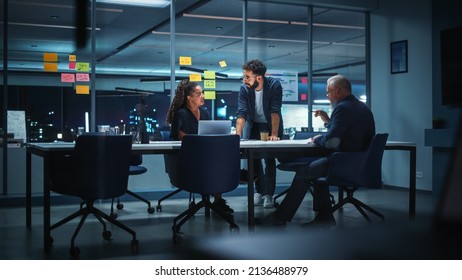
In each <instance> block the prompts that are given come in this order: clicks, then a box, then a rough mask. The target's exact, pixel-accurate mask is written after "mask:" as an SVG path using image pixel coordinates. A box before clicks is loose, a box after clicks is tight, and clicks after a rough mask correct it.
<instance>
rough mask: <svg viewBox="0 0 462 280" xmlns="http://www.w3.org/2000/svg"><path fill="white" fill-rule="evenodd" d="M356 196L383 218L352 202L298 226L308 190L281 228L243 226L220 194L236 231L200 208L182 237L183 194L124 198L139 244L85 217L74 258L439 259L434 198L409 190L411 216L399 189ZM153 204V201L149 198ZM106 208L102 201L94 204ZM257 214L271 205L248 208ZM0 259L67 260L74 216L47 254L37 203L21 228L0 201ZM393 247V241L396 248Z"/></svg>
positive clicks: (240, 201) (63, 209) (239, 200)
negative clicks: (313, 223)
mask: <svg viewBox="0 0 462 280" xmlns="http://www.w3.org/2000/svg"><path fill="white" fill-rule="evenodd" d="M357 197H358V198H359V199H360V200H362V201H364V202H365V203H366V204H369V205H371V206H372V207H374V208H376V209H377V210H379V211H380V212H382V213H383V214H384V215H385V217H386V218H385V222H384V223H382V222H381V221H380V220H379V219H376V218H375V217H372V220H373V222H372V223H368V222H367V221H366V220H365V219H364V218H363V217H362V216H361V215H360V213H359V212H357V210H356V209H355V208H353V207H352V206H347V207H345V208H344V211H343V213H336V214H335V218H336V221H337V225H336V226H335V227H334V228H331V229H329V230H321V229H305V228H301V227H300V224H301V223H303V222H307V221H309V220H311V219H312V218H313V212H312V211H311V197H310V196H309V195H307V196H306V198H305V201H304V203H303V204H302V206H301V207H300V209H299V211H298V212H297V215H296V217H295V218H294V220H293V221H292V222H291V223H289V224H288V225H287V226H286V227H285V228H282V229H281V228H273V227H262V226H256V228H255V230H254V231H249V229H248V227H247V211H246V210H247V198H246V197H244V196H233V197H227V200H228V202H229V205H230V206H231V207H232V208H234V210H235V211H236V212H235V214H234V217H235V221H236V223H237V224H238V225H239V226H240V231H239V232H233V231H230V230H229V226H228V224H226V222H224V221H223V220H221V219H220V218H217V217H215V216H214V215H212V217H211V218H210V219H206V218H205V216H204V211H200V212H198V213H197V214H196V216H195V217H193V218H192V219H191V220H190V221H188V222H187V223H186V224H185V225H184V226H183V227H182V232H183V233H184V234H183V235H182V237H183V238H182V242H181V243H180V244H174V243H173V241H172V229H171V228H172V220H173V217H175V216H176V215H178V214H179V213H180V212H181V211H183V210H184V209H185V208H186V207H187V205H188V200H187V199H169V200H166V201H165V202H163V211H162V212H155V213H153V214H149V213H147V211H146V204H144V203H142V202H137V201H130V202H126V203H125V204H124V209H123V210H119V211H118V216H119V217H118V220H119V221H121V222H123V223H125V224H126V225H128V226H129V227H131V228H132V229H133V230H135V231H136V233H137V239H138V240H139V251H138V252H137V253H132V252H131V248H130V241H131V236H130V235H129V234H127V233H126V232H124V231H122V230H120V229H119V228H116V227H114V226H112V225H109V229H110V230H111V231H112V238H113V239H112V240H111V241H106V240H104V239H103V238H102V236H101V233H102V227H101V225H100V223H99V222H98V221H97V220H96V219H94V218H93V217H91V218H89V219H87V221H86V223H85V224H84V226H83V227H82V230H81V232H80V234H79V235H78V237H77V239H76V245H77V246H78V247H79V248H80V258H81V259H369V258H371V259H382V258H385V259H409V258H410V259H413V258H420V257H419V256H421V257H422V258H440V257H443V258H444V255H443V256H441V254H443V253H440V252H437V253H435V252H434V248H433V247H434V246H433V245H429V243H431V244H433V243H432V242H431V241H429V240H433V237H430V235H431V234H432V232H433V231H432V228H431V225H432V220H433V212H434V209H435V205H436V202H435V199H434V198H433V197H432V195H431V194H430V193H427V192H417V199H416V201H417V212H416V218H415V220H413V221H410V220H409V218H408V197H409V196H408V191H407V190H406V189H389V188H387V189H381V190H361V191H359V192H358V194H357ZM153 204H154V205H156V204H157V201H153ZM96 206H97V207H100V208H101V209H102V210H103V211H105V212H106V213H109V207H110V205H109V203H107V202H104V203H99V204H98V205H96ZM77 208H78V205H63V206H55V207H52V223H53V222H56V221H58V220H59V219H61V218H63V217H65V216H67V215H68V214H70V213H71V212H73V211H75V210H76V209H77ZM255 211H256V216H257V217H262V216H264V215H265V214H267V213H270V212H271V211H272V210H271V209H263V208H262V207H256V209H255ZM0 212H1V215H0V234H1V238H0V248H1V249H0V259H3V260H5V259H70V255H69V247H70V240H71V236H72V234H73V231H74V229H75V227H76V224H77V221H75V220H74V221H72V222H70V223H68V224H66V225H63V226H62V227H60V228H58V229H56V230H54V231H53V232H52V237H53V239H54V244H53V248H52V250H51V253H50V254H46V253H44V250H43V234H42V209H41V207H33V210H32V213H33V216H32V229H31V230H28V229H26V227H25V211H24V208H22V207H21V208H17V207H7V208H5V207H3V208H0ZM398 248H400V249H399V250H398Z"/></svg>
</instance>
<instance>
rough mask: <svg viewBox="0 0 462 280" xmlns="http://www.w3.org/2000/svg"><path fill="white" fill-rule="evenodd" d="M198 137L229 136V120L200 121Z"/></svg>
mask: <svg viewBox="0 0 462 280" xmlns="http://www.w3.org/2000/svg"><path fill="white" fill-rule="evenodd" d="M197 134H199V135H207V134H231V121H230V120H207V121H205V120H200V121H199V128H198V131H197Z"/></svg>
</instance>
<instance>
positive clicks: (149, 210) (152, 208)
mask: <svg viewBox="0 0 462 280" xmlns="http://www.w3.org/2000/svg"><path fill="white" fill-rule="evenodd" d="M154 212H156V211H155V210H154V207H149V208H148V213H149V214H152V213H154Z"/></svg>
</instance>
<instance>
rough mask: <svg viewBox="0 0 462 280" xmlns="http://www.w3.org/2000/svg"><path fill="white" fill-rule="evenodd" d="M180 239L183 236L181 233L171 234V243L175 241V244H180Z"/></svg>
mask: <svg viewBox="0 0 462 280" xmlns="http://www.w3.org/2000/svg"><path fill="white" fill-rule="evenodd" d="M182 239H183V237H181V235H179V234H173V237H172V241H173V243H175V244H180V242H181V240H182Z"/></svg>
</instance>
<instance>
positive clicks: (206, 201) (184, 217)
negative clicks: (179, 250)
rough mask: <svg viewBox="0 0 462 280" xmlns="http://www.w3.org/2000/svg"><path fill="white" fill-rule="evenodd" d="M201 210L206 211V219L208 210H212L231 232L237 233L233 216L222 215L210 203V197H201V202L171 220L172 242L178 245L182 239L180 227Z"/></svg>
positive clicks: (237, 227) (222, 213)
mask: <svg viewBox="0 0 462 280" xmlns="http://www.w3.org/2000/svg"><path fill="white" fill-rule="evenodd" d="M202 208H205V210H206V215H205V216H206V217H208V216H209V213H208V212H209V210H212V211H213V212H214V213H217V214H218V215H219V216H220V217H221V218H223V219H224V220H225V221H226V222H228V224H229V227H230V230H231V231H239V226H238V225H237V224H236V223H235V222H234V216H233V215H231V214H227V213H224V212H222V211H221V210H220V209H219V208H217V207H216V206H215V205H214V204H213V203H212V202H210V196H203V197H202V200H201V201H199V202H198V203H195V204H194V205H191V206H190V207H189V208H188V209H186V210H185V211H184V212H183V213H181V214H180V215H178V216H177V217H175V219H173V226H172V231H173V237H172V240H173V242H174V243H175V244H178V243H180V241H181V239H182V238H181V235H180V234H181V233H182V232H181V231H180V229H181V226H182V225H183V224H184V223H185V222H186V221H188V220H189V219H190V218H191V217H193V216H194V215H195V214H196V213H197V211H199V210H200V209H202Z"/></svg>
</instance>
